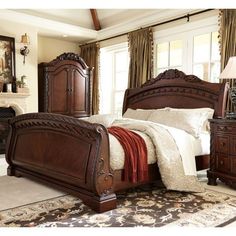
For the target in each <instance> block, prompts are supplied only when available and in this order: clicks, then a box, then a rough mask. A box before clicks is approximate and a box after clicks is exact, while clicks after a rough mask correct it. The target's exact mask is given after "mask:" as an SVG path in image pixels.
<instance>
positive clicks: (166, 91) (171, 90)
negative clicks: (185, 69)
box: [129, 87, 218, 104]
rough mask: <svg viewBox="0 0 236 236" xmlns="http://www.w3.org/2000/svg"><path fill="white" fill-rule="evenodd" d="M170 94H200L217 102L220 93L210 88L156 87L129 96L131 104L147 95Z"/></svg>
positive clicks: (189, 95)
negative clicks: (213, 91)
mask: <svg viewBox="0 0 236 236" xmlns="http://www.w3.org/2000/svg"><path fill="white" fill-rule="evenodd" d="M168 94H173V95H177V94H179V95H180V96H182V97H183V96H186V97H196V96H198V97H199V98H201V99H210V100H213V101H215V102H217V100H218V94H213V93H212V91H210V90H208V89H207V88H206V89H205V90H204V89H202V90H199V88H196V89H195V88H188V87H186V88H184V87H170V88H168V87H166V88H156V89H152V90H147V91H145V92H144V93H139V94H135V95H134V96H131V97H130V98H129V104H132V103H136V102H138V101H140V100H143V99H145V98H147V97H151V96H154V97H158V96H163V95H164V96H167V95H168Z"/></svg>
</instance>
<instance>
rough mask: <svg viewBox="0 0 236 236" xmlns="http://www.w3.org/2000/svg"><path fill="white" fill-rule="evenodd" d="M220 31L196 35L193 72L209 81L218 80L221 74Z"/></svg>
mask: <svg viewBox="0 0 236 236" xmlns="http://www.w3.org/2000/svg"><path fill="white" fill-rule="evenodd" d="M217 37H218V32H211V33H207V34H202V35H198V36H195V37H194V43H193V47H194V53H193V74H194V75H196V76H198V77H199V78H202V79H204V80H207V81H212V82H216V81H217V77H218V76H219V74H220V54H219V46H218V38H217Z"/></svg>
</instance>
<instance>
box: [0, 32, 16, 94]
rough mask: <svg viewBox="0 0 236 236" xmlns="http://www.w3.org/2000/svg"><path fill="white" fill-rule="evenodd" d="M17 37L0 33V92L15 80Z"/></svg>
mask: <svg viewBox="0 0 236 236" xmlns="http://www.w3.org/2000/svg"><path fill="white" fill-rule="evenodd" d="M15 72H16V71H15V38H12V37H7V36H3V35H0V92H1V91H3V90H4V88H3V87H4V85H6V84H9V83H13V82H14V81H15Z"/></svg>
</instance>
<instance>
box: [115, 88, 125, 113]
mask: <svg viewBox="0 0 236 236" xmlns="http://www.w3.org/2000/svg"><path fill="white" fill-rule="evenodd" d="M123 99H124V91H123V92H116V93H115V101H114V102H115V105H114V112H115V113H116V114H119V115H121V114H122V107H123Z"/></svg>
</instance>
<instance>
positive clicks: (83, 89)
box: [71, 68, 90, 117]
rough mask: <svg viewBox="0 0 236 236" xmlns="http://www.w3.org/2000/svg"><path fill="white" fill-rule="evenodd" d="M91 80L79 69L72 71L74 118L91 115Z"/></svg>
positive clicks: (72, 107)
mask: <svg viewBox="0 0 236 236" xmlns="http://www.w3.org/2000/svg"><path fill="white" fill-rule="evenodd" d="M89 85H90V79H89V76H88V75H86V74H83V73H81V70H79V69H78V68H73V69H72V93H71V95H72V101H71V102H72V106H71V109H72V111H71V112H72V113H73V116H76V117H81V116H89V114H90V90H89V88H90V86H89Z"/></svg>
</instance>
